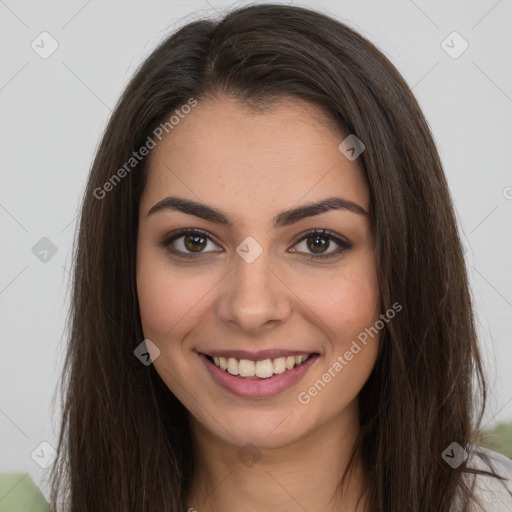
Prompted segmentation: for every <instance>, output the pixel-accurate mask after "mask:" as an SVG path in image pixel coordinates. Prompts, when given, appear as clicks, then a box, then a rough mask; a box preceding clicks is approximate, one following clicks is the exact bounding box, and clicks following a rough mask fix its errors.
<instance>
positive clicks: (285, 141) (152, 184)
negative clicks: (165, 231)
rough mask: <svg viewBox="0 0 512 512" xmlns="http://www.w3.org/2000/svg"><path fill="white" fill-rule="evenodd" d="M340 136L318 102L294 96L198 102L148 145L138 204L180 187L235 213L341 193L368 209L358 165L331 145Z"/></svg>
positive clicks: (189, 194) (268, 211) (257, 211)
mask: <svg viewBox="0 0 512 512" xmlns="http://www.w3.org/2000/svg"><path fill="white" fill-rule="evenodd" d="M345 136H346V134H344V133H343V132H342V130H341V129H340V127H338V126H337V125H336V123H335V122H334V121H333V120H332V119H331V118H330V117H329V116H327V115H326V113H325V112H324V111H322V109H320V108H319V107H316V106H314V105H312V104H309V103H306V102H303V101H300V100H289V101H283V102H281V103H278V104H274V105H272V106H271V107H270V108H268V109H266V110H265V111H264V112H263V113H260V112H258V113H256V112H254V111H252V110H250V109H248V108H246V107H245V106H243V105H242V104H241V103H239V102H238V101H237V100H234V99H222V100H217V101H210V102H199V103H198V105H197V106H196V107H195V108H193V109H192V110H191V111H190V113H188V114H186V115H184V116H183V118H182V119H180V121H179V123H178V124H176V125H175V126H174V128H173V129H172V130H171V131H170V132H169V133H168V134H167V135H166V136H165V137H164V138H163V139H162V141H161V142H159V143H158V144H157V146H156V148H155V149H154V150H153V151H152V153H151V155H150V161H149V176H148V181H147V184H146V189H145V191H144V194H143V197H142V201H141V204H142V205H143V206H144V208H145V209H146V211H147V210H148V209H149V208H150V207H151V206H152V205H153V204H154V203H156V202H158V201H159V200H161V199H163V198H165V197H166V196H168V195H182V196H184V197H187V198H189V199H193V200H202V201H205V202H208V203H210V204H217V205H219V206H221V205H222V206H223V209H228V210H233V211H234V212H236V213H237V216H238V214H239V213H242V214H243V213H244V211H245V212H246V213H247V215H251V216H254V215H256V216H258V217H259V216H260V215H261V216H265V217H268V216H269V215H271V214H272V212H273V211H275V210H280V209H282V208H283V207H287V206H292V205H296V204H297V203H300V202H309V201H313V200H317V199H322V198H324V197H327V196H332V195H342V196H343V197H344V198H345V199H348V200H352V201H355V202H357V203H359V204H360V205H361V206H362V207H363V208H365V209H368V207H369V194H368V189H367V185H366V181H365V179H364V176H363V173H362V170H361V167H360V166H359V164H358V163H357V160H356V161H350V160H348V159H347V158H346V157H345V156H344V155H343V154H342V153H341V152H340V150H339V149H338V146H339V144H340V143H341V142H342V140H343V139H344V138H345ZM258 207H259V208H258ZM263 214H265V215H263Z"/></svg>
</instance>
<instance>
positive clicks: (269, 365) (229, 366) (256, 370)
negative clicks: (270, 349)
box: [204, 353, 318, 379]
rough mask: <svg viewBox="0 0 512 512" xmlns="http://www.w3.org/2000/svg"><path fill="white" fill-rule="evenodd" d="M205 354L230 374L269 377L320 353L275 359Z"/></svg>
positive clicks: (259, 377) (247, 377)
mask: <svg viewBox="0 0 512 512" xmlns="http://www.w3.org/2000/svg"><path fill="white" fill-rule="evenodd" d="M204 355H205V356H206V359H208V361H209V362H210V363H211V364H213V365H215V366H216V367H217V368H220V369H221V370H224V371H225V372H226V373H229V374H230V375H233V376H238V377H241V378H245V379H269V378H271V377H273V376H274V375H279V374H281V373H285V372H287V371H289V370H293V369H294V368H296V367H297V366H300V365H301V364H304V363H305V362H306V361H307V360H308V359H309V358H310V357H312V356H316V355H318V354H316V353H311V354H301V355H298V356H288V357H276V358H275V359H263V360H261V361H251V360H249V359H236V358H234V357H229V358H226V357H217V356H210V355H208V354H204Z"/></svg>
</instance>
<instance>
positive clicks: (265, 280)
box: [217, 251, 294, 335]
mask: <svg viewBox="0 0 512 512" xmlns="http://www.w3.org/2000/svg"><path fill="white" fill-rule="evenodd" d="M293 296H294V294H293V292H292V291H291V290H290V288H289V287H288V286H287V284H286V283H285V282H284V280H283V279H282V278H281V277H280V276H279V274H278V270H277V268H276V265H273V264H272V261H271V258H269V256H268V251H263V253H262V254H261V255H260V256H259V257H258V258H256V260H254V261H252V262H251V263H248V262H247V261H245V260H244V259H243V258H241V257H239V256H238V255H236V256H235V258H234V262H233V268H232V269H231V271H230V272H229V273H228V275H227V276H226V277H225V278H224V279H223V283H222V292H221V297H220V299H219V302H218V307H217V314H218V318H219V320H220V321H222V322H224V323H226V324H229V325H230V326H231V327H232V328H233V327H236V328H238V329H240V330H242V331H244V332H245V333H250V334H253V335H256V334H258V333H259V332H260V331H266V330H267V329H269V328H272V327H274V328H275V327H276V326H278V325H280V324H281V323H283V322H285V321H286V319H287V318H289V317H290V315H291V313H292V311H293V302H292V297H293Z"/></svg>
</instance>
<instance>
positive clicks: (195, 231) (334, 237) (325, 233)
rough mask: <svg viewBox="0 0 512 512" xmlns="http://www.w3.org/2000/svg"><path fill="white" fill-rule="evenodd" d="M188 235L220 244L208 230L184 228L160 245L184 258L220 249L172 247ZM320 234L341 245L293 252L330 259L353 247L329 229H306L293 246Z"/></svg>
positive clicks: (313, 258) (314, 258)
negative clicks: (198, 250)
mask: <svg viewBox="0 0 512 512" xmlns="http://www.w3.org/2000/svg"><path fill="white" fill-rule="evenodd" d="M187 235H200V236H202V237H204V238H206V239H208V240H210V241H211V242H213V243H214V244H215V245H217V246H219V245H220V244H218V243H217V242H216V240H215V238H216V237H214V236H213V235H211V234H210V233H209V232H208V231H205V230H203V229H199V228H182V229H179V230H177V231H174V232H173V233H170V234H168V235H166V236H164V238H163V240H161V242H160V243H159V245H160V246H162V247H164V248H165V249H167V250H168V251H169V252H171V253H172V254H173V255H176V256H177V257H183V258H201V257H202V256H203V255H206V254H210V253H218V252H220V251H206V252H196V253H194V252H184V251H179V250H176V249H171V247H170V246H171V244H172V242H174V241H175V240H177V239H179V238H181V237H183V236H187ZM315 235H316V236H318V237H321V238H326V239H328V240H330V241H333V242H334V243H335V244H337V245H338V246H339V247H338V249H335V250H333V251H331V252H328V253H320V254H314V253H304V252H301V251H296V250H294V251H292V253H293V254H297V255H298V256H301V257H307V258H308V259H310V260H321V259H328V258H334V257H336V256H341V255H342V254H343V253H344V252H345V251H347V250H348V249H350V248H352V246H353V244H352V243H351V242H349V241H348V240H346V239H345V238H344V237H343V236H342V235H338V234H337V233H333V232H332V231H329V230H328V229H318V228H316V229H310V230H307V231H304V232H302V233H300V234H299V235H297V236H296V237H295V241H294V242H293V245H292V248H293V247H295V246H296V245H297V244H299V243H300V242H303V241H304V240H306V239H307V238H311V237H313V236H315Z"/></svg>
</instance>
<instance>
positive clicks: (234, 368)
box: [228, 357, 238, 375]
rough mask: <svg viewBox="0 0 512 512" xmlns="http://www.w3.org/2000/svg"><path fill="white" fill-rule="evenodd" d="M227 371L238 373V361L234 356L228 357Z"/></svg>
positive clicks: (232, 373)
mask: <svg viewBox="0 0 512 512" xmlns="http://www.w3.org/2000/svg"><path fill="white" fill-rule="evenodd" d="M228 372H229V373H231V375H238V361H237V360H236V359H235V358H234V357H230V358H229V359H228Z"/></svg>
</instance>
